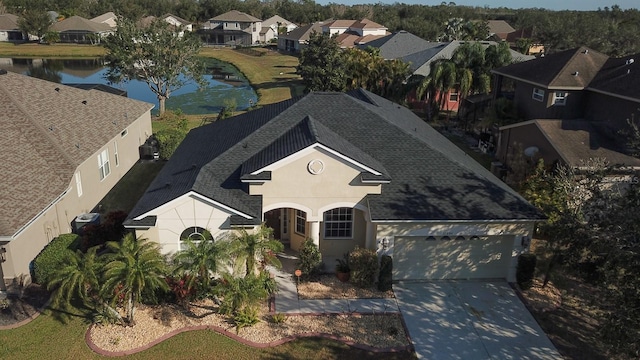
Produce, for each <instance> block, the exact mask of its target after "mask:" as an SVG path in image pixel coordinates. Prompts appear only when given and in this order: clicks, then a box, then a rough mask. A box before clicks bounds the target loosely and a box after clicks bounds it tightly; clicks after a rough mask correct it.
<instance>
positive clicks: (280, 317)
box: [271, 313, 287, 324]
mask: <svg viewBox="0 0 640 360" xmlns="http://www.w3.org/2000/svg"><path fill="white" fill-rule="evenodd" d="M285 321H287V315H286V314H285V313H275V314H273V315H271V322H272V323H274V324H284V323H285Z"/></svg>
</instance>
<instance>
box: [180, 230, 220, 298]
mask: <svg viewBox="0 0 640 360" xmlns="http://www.w3.org/2000/svg"><path fill="white" fill-rule="evenodd" d="M184 244H185V245H186V249H184V250H181V251H179V252H178V253H177V254H176V255H175V257H174V260H175V261H176V262H177V263H178V267H177V269H176V270H177V271H179V272H185V273H189V274H195V275H197V276H189V281H188V283H187V286H188V288H190V289H192V288H193V287H194V286H195V285H196V282H197V281H201V283H202V285H203V290H204V291H208V290H209V288H210V285H211V281H210V280H211V275H212V274H215V273H216V272H218V270H219V267H220V264H221V262H224V261H226V260H227V258H228V256H229V246H228V245H229V242H228V241H218V242H214V241H213V239H212V238H211V239H209V238H207V237H205V239H204V240H201V241H199V242H193V241H191V240H189V239H186V240H184Z"/></svg>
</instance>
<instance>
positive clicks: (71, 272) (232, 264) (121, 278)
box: [46, 225, 282, 325]
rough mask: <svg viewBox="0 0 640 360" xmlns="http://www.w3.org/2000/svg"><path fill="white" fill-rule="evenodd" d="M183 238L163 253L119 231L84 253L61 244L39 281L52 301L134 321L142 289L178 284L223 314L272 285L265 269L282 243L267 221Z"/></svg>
mask: <svg viewBox="0 0 640 360" xmlns="http://www.w3.org/2000/svg"><path fill="white" fill-rule="evenodd" d="M184 244H185V245H186V247H185V249H184V250H181V251H179V252H177V253H176V254H174V255H173V256H168V255H163V254H162V253H161V252H160V246H159V245H158V244H157V243H155V242H152V241H149V240H146V239H136V238H135V237H134V236H133V235H132V234H127V235H126V236H124V238H123V239H122V240H121V241H111V242H107V244H106V248H105V249H102V250H101V249H100V246H96V247H92V248H90V249H88V250H87V252H86V253H83V252H82V251H80V250H77V251H75V252H74V251H72V250H69V251H68V252H67V253H66V254H65V255H64V260H63V261H62V265H61V266H60V267H59V268H58V269H57V270H56V271H55V273H54V275H53V276H52V280H51V281H49V283H48V284H46V286H47V288H48V289H49V290H52V297H51V299H52V308H54V309H66V308H69V307H71V306H72V304H73V305H74V306H83V307H85V308H87V309H89V310H90V311H91V312H92V313H93V315H94V317H95V318H94V320H96V321H102V320H109V321H114V322H118V323H120V324H122V325H134V324H135V322H134V314H135V310H136V307H137V306H138V304H140V303H141V302H143V301H144V300H145V296H149V295H148V294H155V293H157V292H164V293H165V294H167V293H172V292H173V293H174V295H177V294H175V293H177V292H178V291H180V290H184V291H182V294H183V295H185V294H187V295H186V296H182V297H180V296H175V298H182V300H186V301H187V304H188V301H189V300H191V299H194V298H205V297H211V298H215V299H216V300H219V301H220V302H221V309H224V310H225V313H227V314H230V315H234V314H235V313H237V312H238V311H241V310H243V309H244V308H245V307H246V308H253V307H254V306H255V305H256V303H257V302H258V301H260V300H261V299H264V298H266V297H267V296H268V294H269V293H270V292H273V291H275V284H274V282H273V280H272V279H271V278H270V276H269V275H268V272H267V270H266V269H265V268H266V265H274V266H281V264H280V262H279V261H278V259H277V257H276V253H278V252H280V251H282V243H280V242H279V241H277V240H274V239H273V238H272V230H271V229H270V228H267V227H265V226H264V225H263V226H261V227H259V228H258V229H257V230H255V231H253V232H248V231H246V230H244V229H242V230H239V231H236V232H235V233H233V234H232V235H231V236H230V237H229V238H227V239H221V240H219V241H214V240H213V237H211V236H208V237H205V238H204V239H203V240H201V241H197V242H196V241H190V240H184ZM173 279H179V281H172V280H173ZM176 284H180V289H177V288H176V287H175V286H176ZM218 295H219V296H221V297H222V300H220V299H219V298H218ZM178 300H180V299H178ZM120 307H121V308H123V309H124V317H123V316H122V315H121V313H120V311H119V308H120Z"/></svg>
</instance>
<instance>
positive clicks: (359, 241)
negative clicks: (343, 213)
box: [320, 209, 367, 269]
mask: <svg viewBox="0 0 640 360" xmlns="http://www.w3.org/2000/svg"><path fill="white" fill-rule="evenodd" d="M366 230H367V223H366V220H365V213H364V212H363V211H360V210H357V209H354V210H353V237H352V238H350V239H332V238H330V239H326V238H324V226H321V228H320V253H322V256H323V257H331V258H342V256H343V255H344V254H345V253H347V252H349V251H350V250H353V248H355V247H356V246H359V247H361V248H364V247H366V236H367V233H366ZM334 265H335V264H327V266H328V267H329V268H330V269H331V268H333V266H334Z"/></svg>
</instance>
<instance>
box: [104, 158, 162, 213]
mask: <svg viewBox="0 0 640 360" xmlns="http://www.w3.org/2000/svg"><path fill="white" fill-rule="evenodd" d="M164 164H165V162H164V161H156V162H138V163H136V164H135V165H133V167H132V168H131V170H129V172H127V174H126V175H125V176H123V177H122V179H120V181H119V182H118V183H117V184H116V186H114V187H113V189H111V191H109V193H108V194H107V195H106V196H105V197H104V198H103V199H102V200H101V201H100V202H99V204H100V205H102V213H105V214H106V213H108V212H110V211H115V210H122V211H124V212H127V213H128V212H129V211H131V209H133V207H134V206H135V205H136V203H137V202H138V199H140V197H142V194H144V191H145V190H146V189H147V187H149V184H151V181H153V179H154V178H155V177H156V175H158V173H159V172H160V170H161V169H162V167H163V166H164Z"/></svg>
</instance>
